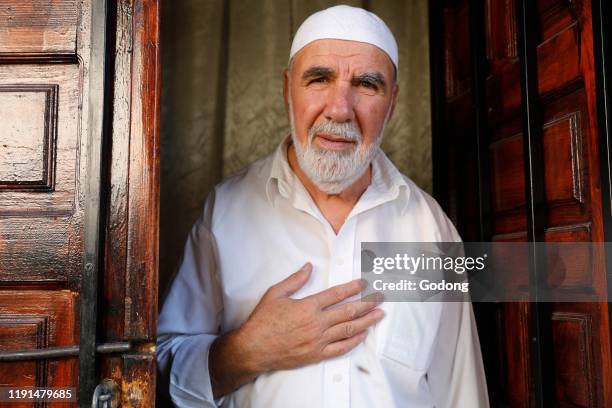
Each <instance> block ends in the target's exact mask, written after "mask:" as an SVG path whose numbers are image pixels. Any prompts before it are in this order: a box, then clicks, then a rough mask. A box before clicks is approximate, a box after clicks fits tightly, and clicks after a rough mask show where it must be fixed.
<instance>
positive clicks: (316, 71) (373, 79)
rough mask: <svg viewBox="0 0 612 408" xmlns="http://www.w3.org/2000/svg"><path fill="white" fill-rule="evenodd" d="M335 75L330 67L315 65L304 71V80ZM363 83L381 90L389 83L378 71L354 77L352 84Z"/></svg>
mask: <svg viewBox="0 0 612 408" xmlns="http://www.w3.org/2000/svg"><path fill="white" fill-rule="evenodd" d="M334 74H335V72H334V70H333V69H331V68H329V67H324V66H318V65H315V66H312V67H310V68H308V69H307V70H306V71H304V73H303V74H302V80H303V81H307V80H309V79H312V78H318V77H330V76H333V75H334ZM361 81H366V82H370V83H372V84H375V85H378V86H379V87H381V88H386V86H387V81H385V77H384V75H383V74H381V73H380V72H378V71H374V72H366V73H364V74H361V75H358V76H356V77H354V78H353V80H352V82H354V83H355V82H361Z"/></svg>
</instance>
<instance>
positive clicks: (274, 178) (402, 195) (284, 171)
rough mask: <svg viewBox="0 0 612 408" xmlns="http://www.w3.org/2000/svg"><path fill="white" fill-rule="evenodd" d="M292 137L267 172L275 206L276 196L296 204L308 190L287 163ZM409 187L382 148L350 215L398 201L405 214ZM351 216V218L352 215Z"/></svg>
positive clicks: (268, 190)
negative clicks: (362, 192)
mask: <svg viewBox="0 0 612 408" xmlns="http://www.w3.org/2000/svg"><path fill="white" fill-rule="evenodd" d="M290 143H291V136H287V137H286V138H285V139H284V140H283V141H282V142H281V143H280V144H279V145H278V147H277V148H276V150H275V151H274V153H273V157H272V160H271V162H270V164H269V166H266V167H267V171H266V170H264V172H263V175H264V177H265V191H266V196H267V198H268V201H269V202H270V203H271V204H272V205H273V206H274V203H275V200H276V198H277V195H280V196H283V197H285V198H287V199H291V200H292V201H294V202H295V201H296V196H298V195H302V193H306V195H307V196H308V197H307V198H309V199H310V197H309V195H308V193H307V191H306V188H305V187H304V186H303V184H302V182H301V181H300V180H299V178H298V177H297V175H296V174H295V173H294V172H293V170H292V169H291V166H290V165H289V161H288V159H287V148H288V147H289V144H290ZM409 198H410V186H409V184H408V183H407V182H406V179H405V177H404V176H403V175H402V174H401V173H400V172H399V170H398V169H397V167H395V165H394V164H393V163H392V162H391V160H389V158H388V157H387V155H386V154H385V153H384V152H383V151H382V150H381V149H380V148H379V149H378V153H377V154H376V156H375V157H374V159H373V160H372V179H371V181H370V185H369V186H368V188H367V189H366V191H365V192H364V194H363V195H362V197H361V198H360V200H359V201H358V203H357V205H356V206H355V208H354V209H353V211H351V214H355V213H357V212H362V211H365V210H366V209H368V208H372V207H375V206H376V205H380V204H383V203H385V202H388V201H393V200H396V199H399V200H401V202H400V204H401V209H402V212H404V211H405V209H406V207H407V206H408V201H409ZM349 216H350V215H349Z"/></svg>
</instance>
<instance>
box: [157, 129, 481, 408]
mask: <svg viewBox="0 0 612 408" xmlns="http://www.w3.org/2000/svg"><path fill="white" fill-rule="evenodd" d="M288 141H289V139H286V140H285V141H284V142H283V143H281V144H280V145H279V147H278V149H277V150H276V151H275V152H274V153H273V154H271V155H270V156H268V157H267V158H264V159H262V160H259V161H257V162H255V163H253V164H251V165H250V166H249V167H248V168H246V169H245V170H243V171H242V172H240V173H239V174H237V175H235V176H233V177H230V178H229V179H227V180H225V181H223V182H222V183H221V184H219V185H218V186H217V187H216V188H215V190H214V194H211V196H210V197H209V198H208V200H207V203H206V205H205V208H204V211H203V214H202V216H201V217H200V218H199V219H198V221H197V222H196V223H195V225H194V226H193V228H192V230H191V233H190V235H189V237H188V239H187V243H186V245H185V252H184V255H183V259H182V261H181V264H180V268H179V270H178V273H177V275H176V276H175V279H174V281H173V283H172V286H171V287H170V290H169V292H168V295H167V297H166V301H165V303H164V305H163V308H162V311H161V313H160V316H159V325H158V341H157V352H158V355H157V361H158V364H159V368H160V371H161V372H162V373H166V374H169V376H170V395H171V397H172V400H173V402H174V403H175V404H176V406H178V407H214V406H216V403H217V404H220V405H222V406H223V407H253V408H275V407H278V408H285V407H291V408H299V407H321V408H348V407H352V408H366V407H368V408H371V407H384V408H388V407H402V408H404V407H414V408H417V407H418V408H421V407H423V408H425V407H434V406H435V407H438V408H441V407H461V408H462V407H469V408H477V407H488V397H487V390H486V384H485V377H484V371H483V367H482V358H481V354H480V346H479V342H478V335H477V332H476V326H475V324H474V317H473V313H472V307H471V304H469V303H433V302H428V303H417V302H410V303H408V302H404V303H400V302H395V303H391V302H389V303H383V304H382V305H381V307H382V309H383V310H385V312H386V315H385V317H384V319H383V320H382V321H380V322H379V323H378V324H376V325H375V326H374V327H372V328H370V330H369V334H368V336H367V337H366V339H365V341H364V342H363V343H362V344H360V345H359V346H357V347H356V348H355V349H353V350H352V351H351V352H349V353H347V354H345V355H343V356H340V357H337V358H333V359H330V360H325V361H322V362H320V363H317V364H310V365H308V366H305V367H301V368H297V369H291V370H281V371H275V372H270V373H267V374H264V375H261V376H259V377H258V378H257V379H256V380H255V381H254V382H252V383H249V384H245V385H243V386H242V387H241V388H239V389H238V390H236V391H235V392H233V393H232V394H230V395H227V396H225V397H224V398H222V399H221V400H220V401H214V399H213V396H212V390H211V384H210V378H209V374H208V350H209V346H210V344H211V343H212V342H213V341H214V340H215V338H217V336H219V335H220V334H223V333H225V332H227V331H229V330H231V329H234V328H236V327H238V326H240V324H241V323H242V322H244V321H245V319H246V318H247V317H248V316H249V314H250V313H251V311H252V310H253V308H254V307H255V305H256V304H257V303H258V301H259V300H260V298H261V297H262V295H263V294H264V292H265V291H266V290H267V289H268V288H269V287H270V286H272V285H273V284H275V283H278V282H280V281H281V280H283V279H285V278H286V277H287V276H289V275H290V274H291V273H293V272H295V271H296V270H298V269H299V268H300V267H301V266H302V265H303V264H304V263H306V262H311V263H312V265H313V272H312V274H311V277H310V280H309V281H308V282H307V284H306V285H305V286H304V287H303V288H302V289H300V290H299V291H298V292H297V293H295V294H294V295H293V297H294V298H302V297H304V296H307V295H311V294H314V293H317V292H320V291H322V290H324V289H326V288H329V287H331V286H334V285H338V284H341V283H345V282H348V281H350V280H352V279H355V278H359V277H360V270H361V268H360V247H361V242H362V241H407V242H438V241H442V242H451V241H453V242H456V241H459V240H460V237H459V235H458V234H457V232H456V230H455V228H454V226H453V224H452V223H451V222H450V221H449V220H448V218H447V217H446V216H445V214H444V213H443V211H442V210H441V209H440V207H439V206H438V204H437V203H436V202H435V200H434V199H433V198H431V197H430V196H429V195H428V194H426V193H425V192H423V191H422V190H421V189H419V188H418V187H417V186H416V185H415V184H414V183H413V182H412V181H411V180H410V179H408V178H407V177H405V176H403V175H402V174H400V173H399V171H398V170H397V168H396V167H395V166H394V165H393V164H392V163H391V161H390V160H389V159H388V158H387V157H386V156H385V154H384V153H383V152H382V151H379V152H378V154H377V155H376V157H375V159H374V160H373V162H372V180H371V183H370V185H369V186H368V188H367V190H366V191H365V192H364V193H363V195H362V196H361V198H360V199H359V201H358V202H357V204H356V205H355V207H354V208H353V210H352V211H351V213H350V214H349V216H348V217H347V219H346V221H345V223H344V225H343V226H342V228H341V229H340V231H339V233H338V235H336V234H335V233H334V231H333V229H332V228H331V226H330V224H329V223H328V221H327V220H326V219H325V218H324V217H323V215H322V214H321V212H320V211H319V209H318V207H317V206H316V205H315V204H314V202H313V201H312V199H311V197H310V195H309V194H308V192H307V191H306V189H305V188H304V186H303V185H302V183H301V182H300V181H299V179H298V178H297V176H296V175H295V174H294V173H293V171H292V170H291V168H290V166H289V164H288V162H287V143H288Z"/></svg>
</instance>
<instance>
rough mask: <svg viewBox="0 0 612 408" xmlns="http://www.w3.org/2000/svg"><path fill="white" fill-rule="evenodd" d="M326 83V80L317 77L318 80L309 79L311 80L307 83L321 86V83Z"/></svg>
mask: <svg viewBox="0 0 612 408" xmlns="http://www.w3.org/2000/svg"><path fill="white" fill-rule="evenodd" d="M326 82H327V78H325V77H319V78H314V79H311V80H310V82H309V84H313V83H319V84H323V83H326Z"/></svg>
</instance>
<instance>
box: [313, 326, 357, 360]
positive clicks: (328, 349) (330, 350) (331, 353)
mask: <svg viewBox="0 0 612 408" xmlns="http://www.w3.org/2000/svg"><path fill="white" fill-rule="evenodd" d="M367 335H368V332H367V331H363V332H361V333H358V334H356V335H354V336H353V337H350V338H348V339H344V340H340V341H335V342H333V343H329V344H328V345H327V346H325V347H324V348H323V351H322V352H321V356H322V357H323V359H324V360H327V359H329V358H334V357H338V356H341V355H343V354H346V353H348V352H349V351H351V350H352V349H354V348H355V347H357V346H358V345H359V343H361V342H362V341H363V340H364V339H365V338H366V336H367Z"/></svg>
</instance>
